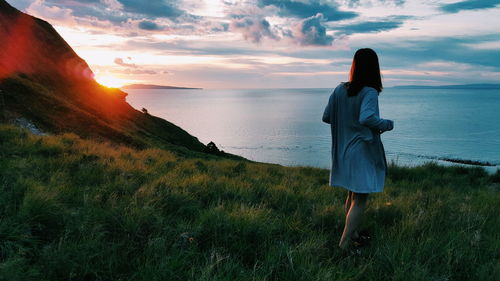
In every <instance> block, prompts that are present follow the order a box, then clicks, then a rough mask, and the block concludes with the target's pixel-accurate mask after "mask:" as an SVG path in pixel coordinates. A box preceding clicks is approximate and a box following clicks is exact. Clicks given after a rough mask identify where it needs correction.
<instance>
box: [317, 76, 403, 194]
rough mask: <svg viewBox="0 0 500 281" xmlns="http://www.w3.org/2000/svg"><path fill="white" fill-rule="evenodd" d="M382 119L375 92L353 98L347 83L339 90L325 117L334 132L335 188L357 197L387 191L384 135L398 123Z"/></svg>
mask: <svg viewBox="0 0 500 281" xmlns="http://www.w3.org/2000/svg"><path fill="white" fill-rule="evenodd" d="M379 115H380V114H379V108H378V92H377V91H376V90H375V89H374V88H371V87H364V88H363V89H361V91H360V92H359V93H358V95H357V96H352V97H349V96H348V94H347V89H346V87H345V85H344V84H343V83H342V84H340V85H339V86H337V88H335V90H334V91H333V93H332V94H331V96H330V99H329V100H328V105H327V106H326V108H325V112H324V113H323V122H326V123H328V124H330V127H331V132H332V167H331V171H330V185H331V186H341V187H344V188H345V189H347V190H350V191H353V192H356V193H373V192H382V191H383V189H384V180H385V175H386V172H387V161H386V159H385V151H384V146H383V145H382V141H381V140H380V134H381V133H382V132H385V131H390V130H392V128H393V127H394V123H393V121H391V120H386V119H382V118H380V117H379Z"/></svg>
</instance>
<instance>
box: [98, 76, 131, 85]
mask: <svg viewBox="0 0 500 281" xmlns="http://www.w3.org/2000/svg"><path fill="white" fill-rule="evenodd" d="M95 80H96V81H97V82H98V83H99V84H101V85H103V86H106V87H109V88H120V87H123V86H125V85H127V84H131V82H130V81H128V80H125V79H121V78H116V77H113V76H96V77H95Z"/></svg>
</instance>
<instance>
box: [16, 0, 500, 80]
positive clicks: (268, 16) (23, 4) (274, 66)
mask: <svg viewBox="0 0 500 281" xmlns="http://www.w3.org/2000/svg"><path fill="white" fill-rule="evenodd" d="M7 1H8V2H9V3H10V4H11V5H13V6H14V7H16V8H18V9H19V10H21V11H24V12H27V13H29V14H31V15H34V16H36V17H39V18H42V19H44V20H46V21H48V22H50V23H51V24H52V25H54V27H55V28H56V30H57V31H58V32H59V33H60V34H61V35H62V36H63V37H64V38H65V40H66V41H67V42H68V43H69V44H70V45H71V46H72V47H73V49H74V50H75V51H76V52H77V54H78V55H79V56H81V57H82V58H83V59H85V60H86V61H87V62H88V64H89V65H90V67H91V69H92V70H93V72H94V73H95V78H96V80H97V81H99V82H101V83H102V84H104V85H107V86H115V87H118V86H122V85H125V84H132V83H147V84H157V85H176V86H187V87H201V88H332V87H335V86H336V85H337V84H338V83H340V82H342V81H347V80H348V72H349V69H350V65H351V62H352V56H353V54H354V52H355V51H356V50H357V49H359V48H372V49H374V50H375V51H376V52H377V53H378V56H379V61H380V66H381V70H382V75H383V84H384V86H385V87H391V86H397V85H450V84H467V83H500V28H498V26H500V0H465V1H456V0H445V1H435V0H421V1H415V0H240V1H235V0H34V1H26V0H7Z"/></svg>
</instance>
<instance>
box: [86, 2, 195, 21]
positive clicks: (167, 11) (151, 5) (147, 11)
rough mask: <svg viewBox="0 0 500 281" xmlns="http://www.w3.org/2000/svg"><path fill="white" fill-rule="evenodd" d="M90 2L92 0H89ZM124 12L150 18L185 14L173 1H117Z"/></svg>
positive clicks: (174, 16)
mask: <svg viewBox="0 0 500 281" xmlns="http://www.w3.org/2000/svg"><path fill="white" fill-rule="evenodd" d="M91 1H92V0H91ZM117 1H118V2H119V3H120V4H122V5H123V9H124V11H126V12H130V13H138V14H143V15H146V16H151V17H165V18H177V17H179V16H181V15H183V14H184V13H185V12H184V11H183V10H181V9H179V8H178V7H177V6H176V4H175V3H176V2H179V1H175V0H149V1H146V2H145V1H144V0H117Z"/></svg>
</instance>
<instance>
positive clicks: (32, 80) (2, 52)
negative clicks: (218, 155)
mask: <svg viewBox="0 0 500 281" xmlns="http://www.w3.org/2000/svg"><path fill="white" fill-rule="evenodd" d="M0 38H2V40H0V91H1V93H0V95H2V96H0V102H1V101H2V100H3V101H4V103H5V109H4V110H5V114H4V115H6V117H7V119H9V120H11V121H13V120H16V119H17V118H20V117H23V118H27V119H28V120H30V121H31V122H33V123H34V124H35V125H36V126H37V127H38V128H41V129H42V130H43V131H45V132H51V133H62V132H72V133H75V134H77V135H79V136H81V137H85V138H98V139H104V140H109V141H113V142H117V143H122V144H127V145H130V146H134V147H138V148H145V147H163V148H169V149H171V150H178V151H185V150H186V149H188V150H191V151H198V152H205V151H207V148H206V147H205V145H203V144H202V143H200V142H199V141H198V139H197V138H195V137H193V136H191V135H189V134H188V133H187V132H186V131H184V130H183V129H181V128H179V127H177V126H175V125H174V124H172V123H170V122H168V121H165V120H163V119H160V118H157V117H154V116H151V115H149V114H144V113H142V112H140V111H138V110H135V109H134V108H132V107H131V106H130V105H129V104H128V103H127V102H126V101H125V97H126V95H127V94H126V93H125V92H122V91H121V90H119V89H110V88H106V87H103V86H101V85H99V84H98V83H96V81H95V80H94V79H93V73H92V71H91V69H90V68H89V66H88V65H87V63H86V62H85V61H84V60H82V59H81V58H80V57H78V55H77V54H76V53H75V52H74V51H73V49H71V47H70V46H69V45H68V44H67V43H66V41H64V39H63V38H62V37H61V36H59V34H58V33H57V32H56V31H55V29H54V28H53V27H52V26H51V25H50V24H49V23H47V22H45V21H43V20H41V19H38V18H35V17H32V16H30V15H27V14H24V13H22V12H20V11H18V10H16V9H15V8H13V7H11V6H10V5H9V4H8V3H7V2H5V1H4V0H0Z"/></svg>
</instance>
